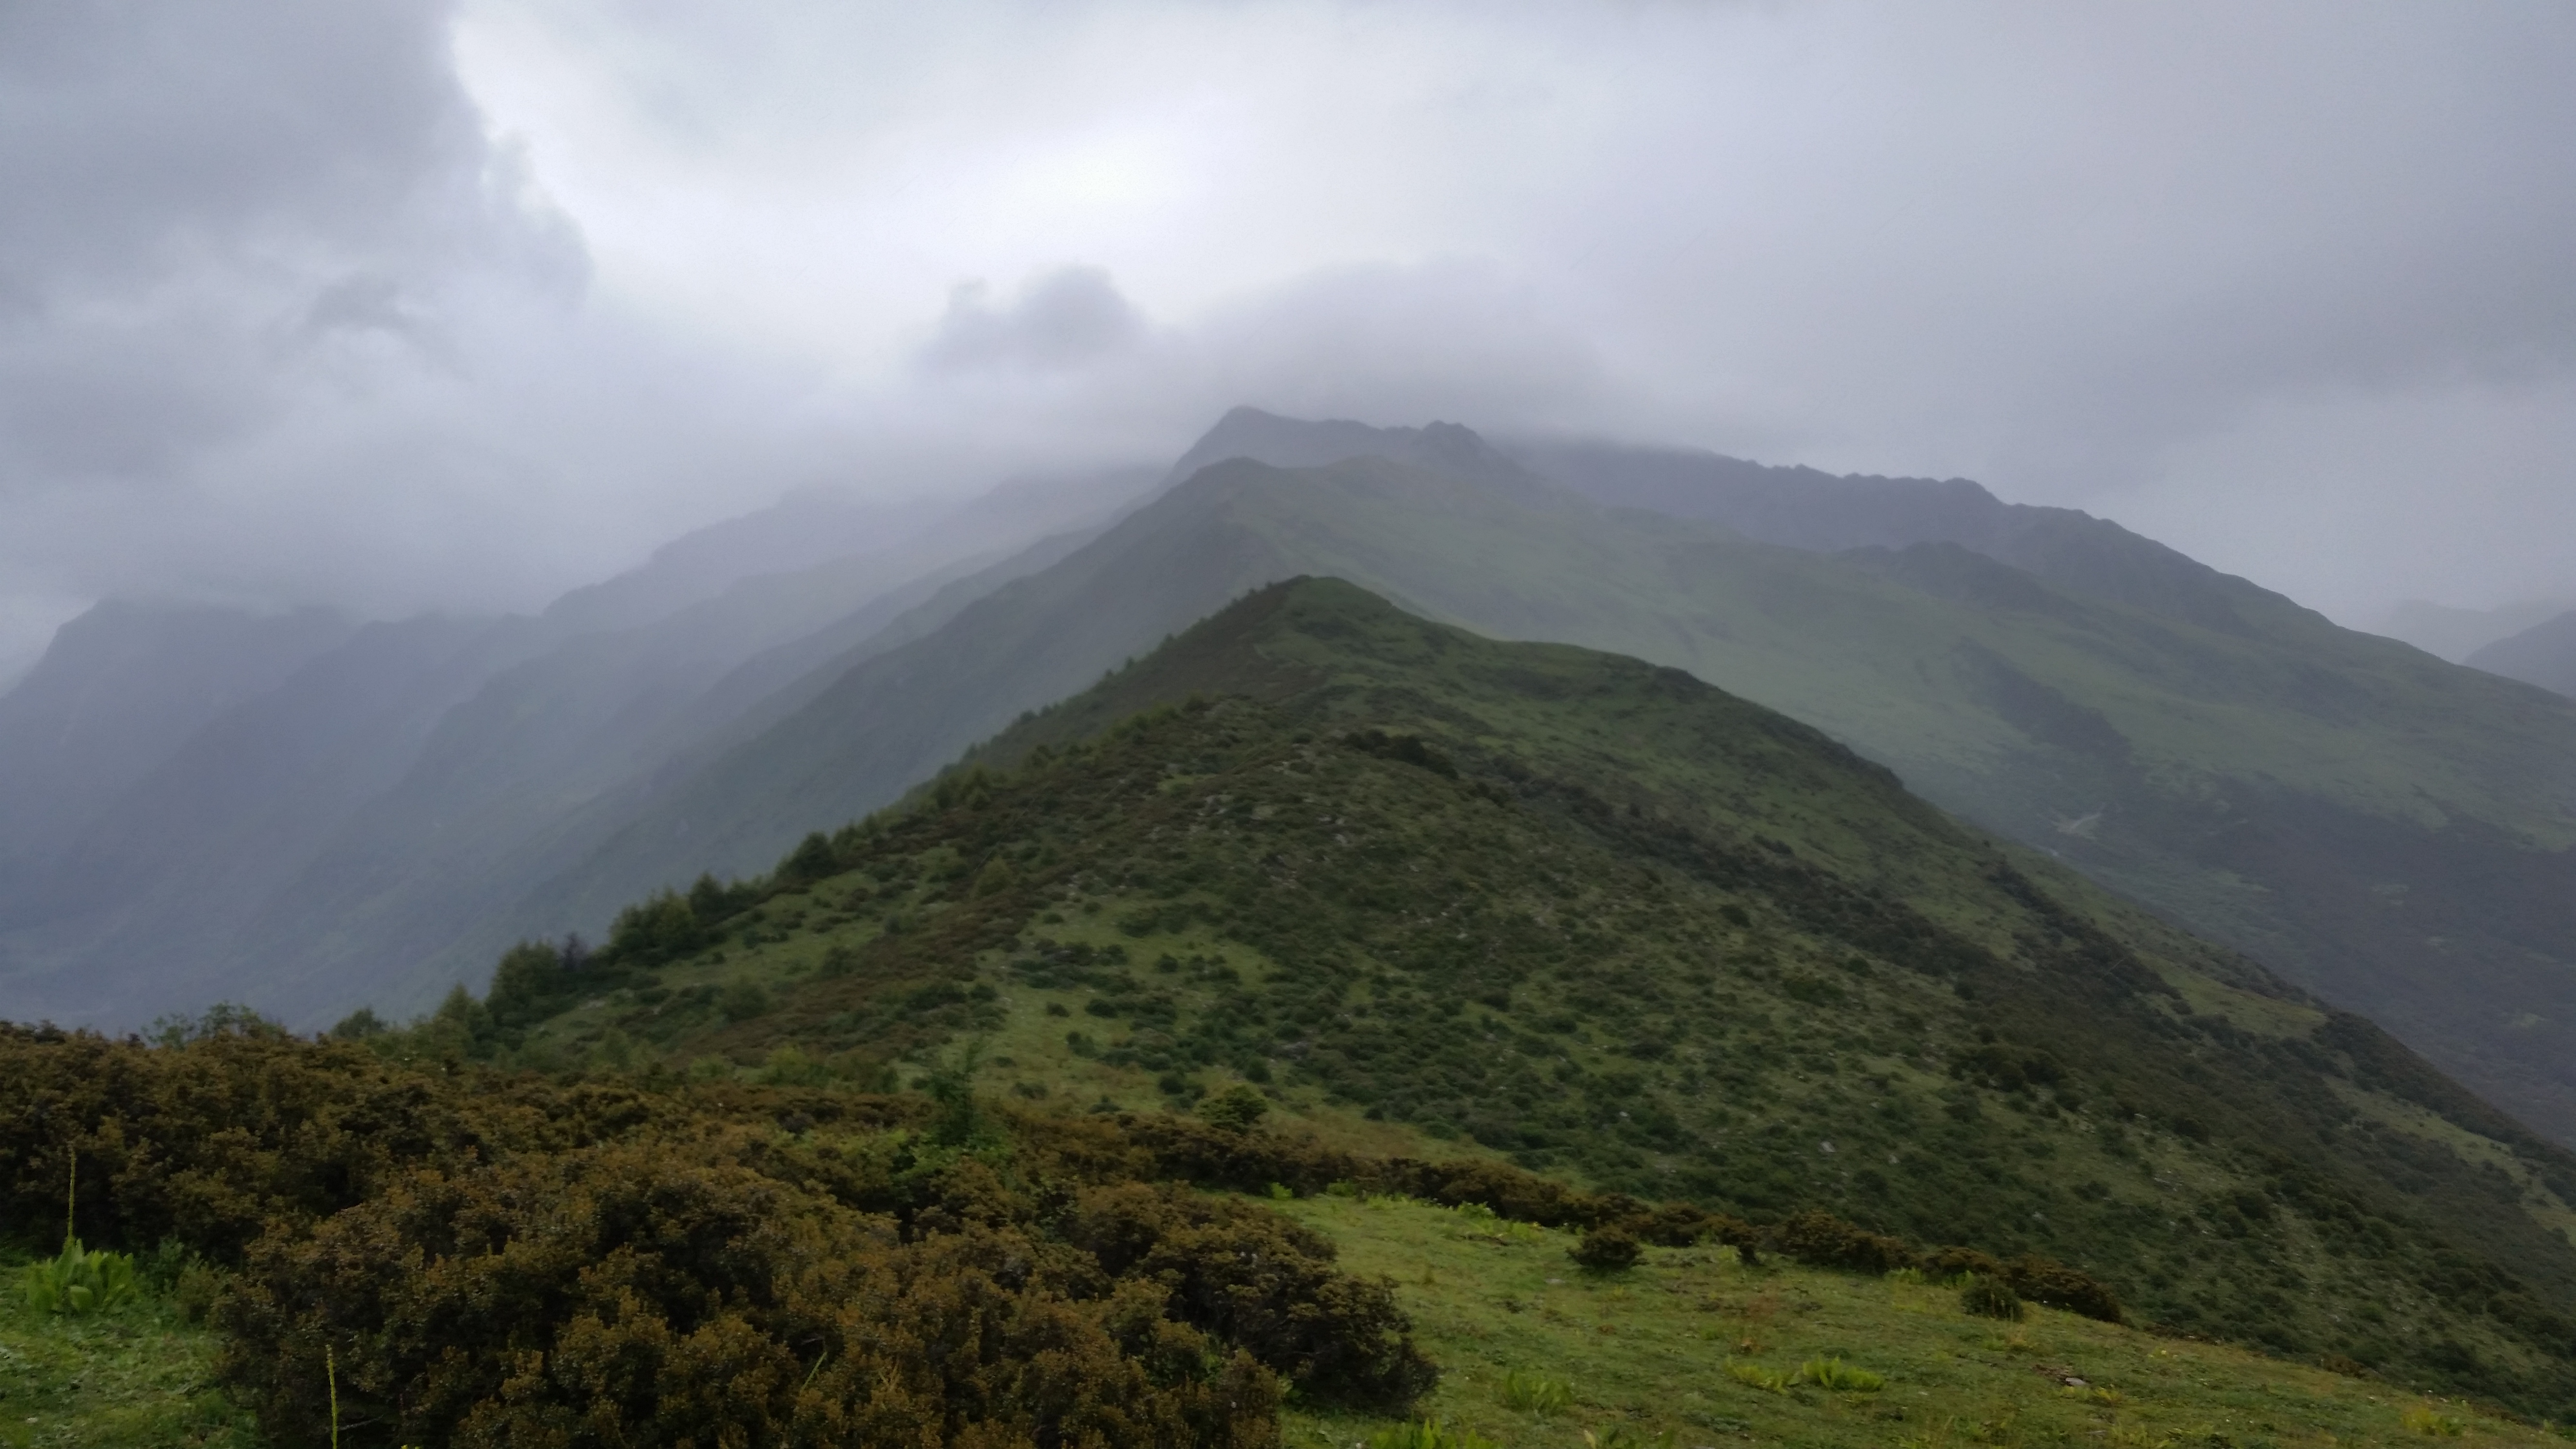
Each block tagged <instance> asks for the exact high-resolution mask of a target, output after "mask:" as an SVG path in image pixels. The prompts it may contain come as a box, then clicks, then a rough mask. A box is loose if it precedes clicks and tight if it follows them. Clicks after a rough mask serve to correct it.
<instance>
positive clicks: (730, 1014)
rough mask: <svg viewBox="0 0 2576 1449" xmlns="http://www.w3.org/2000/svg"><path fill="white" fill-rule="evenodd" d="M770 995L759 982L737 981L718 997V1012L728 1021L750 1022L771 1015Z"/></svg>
mask: <svg viewBox="0 0 2576 1449" xmlns="http://www.w3.org/2000/svg"><path fill="white" fill-rule="evenodd" d="M769 1007H770V1000H769V993H768V992H767V991H766V990H764V989H763V988H762V987H761V986H760V984H759V983H758V982H753V981H737V982H735V983H733V984H732V985H731V986H728V987H726V988H725V989H724V991H723V993H722V994H720V995H718V996H717V997H716V1010H717V1011H718V1012H719V1013H721V1014H722V1015H723V1017H724V1019H725V1020H727V1021H749V1020H751V1019H752V1018H753V1017H755V1016H766V1015H768V1014H769Z"/></svg>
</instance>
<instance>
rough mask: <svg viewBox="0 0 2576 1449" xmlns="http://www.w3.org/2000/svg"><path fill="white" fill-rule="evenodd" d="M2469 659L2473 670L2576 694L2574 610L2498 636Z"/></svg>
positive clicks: (2575, 622) (2553, 690)
mask: <svg viewBox="0 0 2576 1449" xmlns="http://www.w3.org/2000/svg"><path fill="white" fill-rule="evenodd" d="M2468 662H2469V667H2470V668H2472V669H2483V670H2485V671H2486V672H2487V673H2489V674H2501V675H2503V676H2504V677H2505V678H2507V679H2519V680H2521V681H2522V682H2523V683H2525V684H2537V685H2539V686H2540V687H2541V688H2543V689H2546V690H2549V691H2551V692H2552V693H2556V694H2563V695H2568V696H2570V697H2576V609H2571V610H2569V611H2567V612H2566V613H2563V614H2559V615H2557V616H2556V617H2554V618H2549V619H2544V620H2542V621H2541V622H2540V623H2537V624H2534V625H2532V626H2531V627H2530V628H2528V629H2525V630H2523V631H2522V632H2521V633H2519V634H2515V635H2513V636H2512V637H2510V638H2506V639H2499V640H2497V641H2496V642H2495V643H2493V644H2489V645H2488V646H2486V647H2485V648H2483V649H2481V650H2479V651H2478V652H2477V653H2475V654H2472V655H2470V656H2469V660H2468Z"/></svg>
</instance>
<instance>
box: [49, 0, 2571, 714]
mask: <svg viewBox="0 0 2576 1449" xmlns="http://www.w3.org/2000/svg"><path fill="white" fill-rule="evenodd" d="M2571 75H2576V9H2571V8H2570V7H2568V6H2566V5H2564V4H2559V3H2534V4H2529V5H2478V4H2466V3H2447V4H2441V5H2426V4H2413V3H2410V4H2402V5H2385V6H2370V5H2356V4H2353V3H2350V0H2335V3H2330V4H2314V5H2299V4H2276V5H2249V4H2245V3H2238V0H2230V3H2223V4H2207V5H2198V6H2195V5H2189V4H2177V3H2172V0H2158V3H2154V4H2138V5H2130V6H2118V5H2084V6H2054V5H2039V4H2018V5H2010V6H1978V5H1942V4H1921V3H1905V4H1896V3H1882V4H1875V5H1842V4H1813V5H1807V4H1786V3H1762V4H1740V5H1729V4H1683V3H1646V0H1634V3H1598V4H1560V5H1543V6H1542V5H1529V6H1516V5H1512V4H1508V3H1493V0H1485V3H1478V4H1472V5H1469V4H1456V5H1440V4H1429V3H1425V4H1403V5H1399V4H1393V3H1352V4H1340V5H1335V4H1328V3H1302V4H1265V3H1259V0H1208V3H1195V4H1180V3H1173V4H1081V3H1072V0H1050V3H1043V4H1040V3H1026V4H973V3H943V4H939V5H919V4H905V5H859V4H852V3H846V0H840V3H812V4H794V3H766V4H764V3H757V0H743V3H732V4H726V5H699V4H680V3H671V0H623V3H621V0H524V3H521V0H465V3H461V4H458V5H452V6H451V5H442V4H437V3H428V0H368V3H366V4H361V5H352V4H348V3H346V0H255V3H226V0H190V3H187V4H178V5H154V6H129V5H121V4H110V3H105V0H92V3H87V4H81V3H64V4H56V3H46V0H0V196H5V197H7V198H8V200H7V202H6V204H5V205H0V677H5V676H6V675H7V674H8V673H9V672H11V671H12V669H13V667H14V665H15V664H16V663H18V662H21V661H23V659H24V658H25V657H26V655H27V654H28V652H29V651H30V650H32V649H34V648H37V647H40V646H41V643H42V640H43V638H44V636H45V633H46V631H48V630H49V629H50V628H51V626H52V624H53V623H55V622H56V621H58V620H59V619H61V618H62V617H64V616H66V615H67V614H68V613H70V612H73V611H75V610H77V609H78V608H80V607H83V606H85V605H86V603H87V602H89V601H90V600H92V599H95V598H97V597H99V596H101V595H104V594H110V593H124V594H163V595H178V596H185V597H194V598H219V599H230V600H239V601H243V602H249V603H259V604H271V603H290V602H293V603H302V602H325V603H336V604H341V605H344V606H348V607H352V608H356V609H360V610H364V611H369V612H374V613H394V612H403V611H408V610H412V609H417V608H423V607H451V608H457V607H463V608H488V607H532V606H534V605H537V604H540V603H542V602H543V601H544V600H545V598H547V597H548V596H550V595H551V594H552V593H554V592H556V591H558V590H560V589H562V588H564V587H567V586H569V585H572V584H575V583H578V582H581V581H584V580H586V579H589V578H592V577H596V576H599V575H602V574H605V573H607V572H610V571H613V570H614V569H617V568H619V567H622V566H625V565H627V564H629V563H631V562H633V561H635V560H636V559H638V558H640V557H641V556H642V555H643V554H644V553H646V552H647V551H649V550H650V548H651V547H652V546H653V545H654V544H655V543H657V542H659V541H661V540H662V539H664V538H666V537H668V536H670V535H671V534H673V533H676V532H678V531H680V530H682V529H685V528H688V527H691V526H694V525H696V524H699V523H703V522H706V521H709V520H712V519H714V518H718V517H722V516H726V515H729V514H734V513H739V512H743V511H746V510H748V509H751V508H754V507H758V506H760V505H762V504H765V503H767V502H769V501H770V500H772V499H774V498H775V497H777V496H778V495H779V494H780V493H781V492H782V491H783V490H785V489H788V488H791V487H798V486H814V485H822V486H835V487H848V488H858V489H868V490H876V491H880V492H885V493H890V494H907V493H917V492H922V491H930V490H941V489H962V488H966V487H970V486H976V485H979V484H982V483H988V482H990V481H992V480H993V479H995V478H997V477H999V476H1000V475H1002V474H1003V473H1005V472H1009V471H1012V470H1015V469H1029V468H1046V467H1056V466H1068V467H1069V466H1079V465H1083V464H1089V463H1096V462H1104V461H1125V460H1128V459H1132V458H1140V457H1163V458H1168V457H1169V456H1172V455H1174V454H1177V453H1178V452H1179V450H1180V449H1181V448H1182V447H1183V446H1185V445H1186V444H1187V442H1188V441H1189V439H1190V438H1191V437H1192V436H1193V435H1194V434H1196V433H1197V432H1198V431H1200V430H1202V429H1203V428H1204V427H1205V426H1206V425H1207V424H1208V423H1209V422H1211V421H1212V420H1213V419H1214V417H1215V416H1216V414H1217V413H1218V412H1220V411H1222V410H1223V409H1224V408H1225V407H1226V406H1229V405H1231V404H1233V403H1236V402H1250V403H1254V404H1257V405H1260V406H1264V407H1268V408H1272V409H1274V410H1277V411H1283V412H1290V413H1301V414H1309V415H1314V414H1333V415H1341V416H1353V417H1359V418H1364V419H1367V420H1370V421H1375V422H1381V423H1413V422H1421V421H1426V420H1429V419H1431V418H1435V417H1437V418H1444V419H1450V420H1455V421H1462V422H1466V423H1469V424H1471V425H1474V426H1478V427H1484V428H1489V429H1493V430H1496V431H1504V432H1510V431H1530V430H1540V429H1560V430H1577V431H1585V432H1595V433H1604V434H1612V435H1620V436H1628V437H1634V438H1638V439H1643V440H1659V441H1672V442H1681V443H1689V444H1695V445H1701V446H1706V447H1710V448H1715V449H1718V450H1720V451H1724V452H1731V453H1736V454H1739V455H1743V456H1749V457H1755V458H1760V459H1763V460H1766V461H1780V462H1806V463H1812V464H1816V465H1818V466H1822V467H1827V468H1833V469H1837V470H1861V471H1871V472H1886V473H1910V474H1931V475H1936V476H1940V475H1952V474H1959V475H1966V476H1970V477H1974V478H1977V479H1980V480H1981V481H1983V482H1985V483H1987V484H1988V485H1989V486H1990V487H1992V488H1993V489H1995V491H1996V492H1998V493H2000V494H2002V495H2003V496H2005V497H2007V498H2012V499H2017V500H2023V501H2032V502H2051V503H2063V504H2069V505H2073V506H2076V507H2082V508H2086V509H2089V510H2091V511H2094V512H2096V513H2100V514H2104V515H2107V516H2109V517H2112V518H2116V519H2118V520H2120V521H2122V522H2124V523H2126V524H2129V525H2130V526H2132V527H2134V528H2137V529H2139V530H2141V531H2143V532H2146V533H2149V534H2152V535H2155V536H2157V537H2160V538H2163V539H2165V540H2166V541H2168V542H2170V543H2173V544H2175V545H2177V546H2178V547H2181V548H2183V549H2185V550H2187V551H2189V552H2191V553H2193V554H2195V555H2197V556H2199V557H2201V558H2203V559H2205V560H2207V561H2209V562H2211V563H2214V564H2217V565H2219V566H2221V567H2223V568H2227V569H2230V570H2233V571H2237V572H2241V573H2245V574H2247V575H2249V576H2251V577H2253V578H2255V579H2257V580H2259V581H2261V582H2264V583H2266V584H2269V585H2272V586H2274V587H2277V588H2281V589H2284V590H2286V591H2288V592H2290V593H2292V594H2293V595H2295V596H2297V597H2299V598H2301V599H2303V600H2305V601H2307V602H2310V603H2312V604H2315V605H2317V606H2319V607H2322V608H2325V609H2327V610H2328V611H2329V612H2332V613H2334V614H2336V615H2337V616H2338V617H2340V618H2343V619H2345V620H2346V621H2347V622H2355V623H2363V624H2368V623H2371V622H2374V621H2375V620H2376V618H2377V617H2378V616H2379V615H2380V614H2381V613H2382V612H2384V610H2385V608H2386V607H2387V605H2389V604H2390V603H2393V602H2394V601H2396V600H2398V599H2400V598H2405V597H2409V596H2422V597H2429V598H2433V599H2437V600H2441V601H2444V602H2448V603H2454V604H2460V605H2471V606H2488V605H2495V604H2501V603H2506V602H2509V601H2512V600H2516V599H2520V598H2524V597H2529V596H2550V597H2571V598H2576V559H2571V556H2570V553H2571V541H2576V85H2571V84H2570V82H2569V79H2568V78H2569V77H2570V76H2571Z"/></svg>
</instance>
